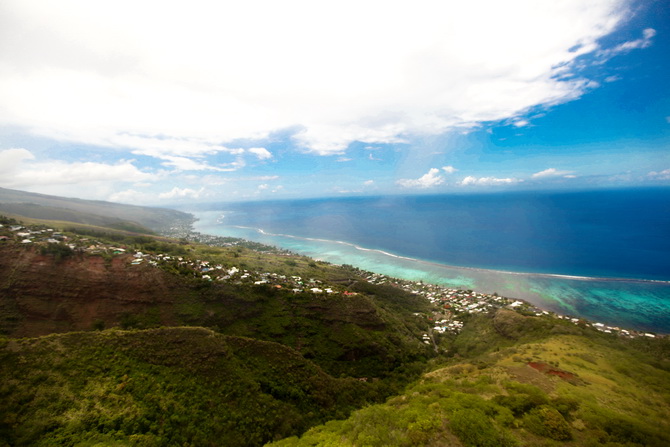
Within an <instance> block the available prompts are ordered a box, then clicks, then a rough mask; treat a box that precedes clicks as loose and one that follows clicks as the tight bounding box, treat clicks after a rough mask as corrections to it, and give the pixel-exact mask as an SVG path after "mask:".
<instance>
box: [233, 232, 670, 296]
mask: <svg viewBox="0 0 670 447" xmlns="http://www.w3.org/2000/svg"><path fill="white" fill-rule="evenodd" d="M230 226H231V227H235V228H243V229H246V230H254V231H256V232H258V233H260V234H262V235H264V236H271V237H286V238H290V239H298V240H305V241H315V242H325V243H330V244H341V245H347V246H349V247H353V248H355V249H356V250H360V251H369V252H375V253H380V254H382V255H385V256H389V257H392V258H396V259H405V260H407V261H412V262H417V263H421V264H427V265H433V266H436V267H446V268H450V269H455V270H469V271H474V272H481V273H501V274H506V275H515V276H527V277H538V278H559V279H569V280H574V281H594V282H596V281H604V282H607V281H612V282H640V283H658V284H667V285H670V281H665V280H660V279H641V278H617V277H605V276H601V277H598V276H576V275H562V274H558V273H533V272H514V271H509V270H498V269H485V268H480V267H467V266H460V265H451V264H441V263H439V262H435V261H426V260H424V259H418V258H411V257H408V256H401V255H396V254H393V253H389V252H387V251H384V250H379V249H376V248H365V247H361V246H359V245H356V244H352V243H351V242H346V241H338V240H331V239H320V238H313V237H306V236H295V235H292V234H283V233H270V232H267V231H265V230H263V229H262V228H254V227H246V226H243V225H230Z"/></svg>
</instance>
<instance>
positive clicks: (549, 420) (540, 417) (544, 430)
mask: <svg viewBox="0 0 670 447" xmlns="http://www.w3.org/2000/svg"><path fill="white" fill-rule="evenodd" d="M523 425H524V427H526V429H527V430H528V431H529V432H531V433H534V434H536V435H538V436H543V437H545V438H549V439H554V440H556V441H569V440H570V439H572V432H571V431H570V426H569V425H568V423H567V422H566V420H565V419H564V418H563V416H562V415H561V413H559V412H558V410H556V409H555V408H552V407H549V406H546V405H543V406H541V407H538V408H535V409H533V410H532V411H531V412H530V413H528V414H527V415H525V416H524V418H523Z"/></svg>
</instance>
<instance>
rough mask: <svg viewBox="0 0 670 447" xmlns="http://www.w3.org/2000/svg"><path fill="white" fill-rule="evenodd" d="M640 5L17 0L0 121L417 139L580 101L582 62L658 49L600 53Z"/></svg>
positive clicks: (137, 132)
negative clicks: (603, 41) (592, 56)
mask: <svg viewBox="0 0 670 447" xmlns="http://www.w3.org/2000/svg"><path fill="white" fill-rule="evenodd" d="M625 5H626V2H625V1H622V0H593V1H589V2H584V0H563V1H561V2H540V3H538V2H537V1H535V0H509V1H507V2H498V1H487V0H472V1H468V2H444V1H440V0H433V1H424V2H419V3H416V2H415V3H411V4H410V3H408V2H377V1H371V2H359V1H354V0H340V1H338V2H327V3H324V2H310V1H306V0H286V1H283V2H276V1H270V0H266V1H262V0H249V1H246V2H209V1H205V0H194V1H192V2H190V3H189V7H188V14H185V13H184V9H183V7H182V6H181V5H179V4H177V3H171V2H160V3H159V2H152V1H147V2H139V3H138V2H135V1H130V0H118V1H116V2H114V3H113V5H112V4H109V5H102V6H101V5H98V4H95V5H94V4H93V3H92V2H88V1H84V0H61V1H59V2H26V1H22V0H7V1H5V2H4V3H3V10H2V17H3V18H2V23H1V25H2V26H0V29H1V30H2V31H0V32H2V33H3V36H4V38H0V54H1V55H2V60H1V62H2V64H0V67H1V68H0V116H2V117H3V121H2V122H0V124H2V125H8V126H18V127H20V128H23V129H29V130H30V131H31V132H33V133H35V134H38V135H41V136H47V137H51V138H56V139H59V140H66V141H73V142H77V143H86V144H96V145H102V146H112V147H124V148H131V149H133V150H135V151H136V153H137V154H144V155H149V156H154V157H159V158H160V157H164V156H166V155H169V156H173V157H187V158H191V157H198V156H202V155H204V154H213V153H218V152H221V151H226V148H225V147H222V146H221V145H220V144H221V142H227V141H232V140H235V139H256V140H259V139H263V138H265V137H267V136H268V135H270V134H271V133H272V132H274V131H277V130H281V129H289V128H291V129H298V128H299V129H302V130H301V131H300V132H298V133H296V134H295V135H294V139H295V141H296V143H298V145H300V146H301V147H302V149H303V150H305V151H310V152H313V153H318V154H334V153H342V152H343V151H344V150H345V149H346V147H347V146H348V144H349V143H351V142H352V141H356V140H358V141H362V142H365V143H367V144H371V145H374V144H382V143H398V142H404V141H407V139H408V138H409V137H410V136H412V135H415V134H438V133H442V132H445V131H448V130H450V129H455V128H468V127H471V126H474V125H477V124H478V123H480V122H482V121H492V120H505V119H512V118H514V117H517V116H519V115H520V114H523V113H524V112H525V111H527V110H528V109H529V108H531V107H536V106H543V105H544V106H546V105H553V104H558V103H562V102H565V101H569V100H572V99H575V98H577V97H579V96H580V95H582V94H583V93H584V92H585V91H587V90H588V89H590V88H593V86H594V84H592V83H590V82H589V80H588V79H583V78H580V77H579V76H569V75H570V74H574V73H575V68H574V62H575V60H576V59H577V58H579V57H580V56H584V55H585V54H587V53H595V52H596V51H598V50H600V54H601V56H602V55H607V54H615V53H617V52H623V51H629V50H631V49H635V48H645V47H646V46H648V45H649V44H650V41H651V38H652V37H653V30H650V29H649V30H645V32H644V35H643V37H642V38H641V39H638V40H636V41H631V42H627V43H624V44H621V45H619V46H618V47H615V48H614V49H612V50H606V49H605V50H602V49H599V47H598V43H597V42H598V40H599V39H600V38H601V37H603V36H605V35H607V34H609V33H611V32H612V31H613V30H614V29H615V28H616V27H617V26H618V25H619V24H620V23H621V22H622V21H623V20H624V19H625V18H626V17H627V14H626V11H625V8H624V7H623V6H625ZM156 11H160V19H157V18H156ZM259 11H263V13H262V14H260V13H259ZM326 12H327V13H326ZM175 30H179V32H175ZM343 30H346V32H344V31H343ZM7 36H21V38H20V39H17V38H7ZM574 48H577V50H576V51H575V50H574ZM571 49H572V51H571ZM607 51H609V53H607ZM214 55H215V56H214ZM276 67H281V69H276ZM559 75H560V76H559ZM517 122H521V121H517ZM252 153H253V152H252ZM268 154H269V152H268V153H267V154H266V153H265V152H260V151H259V152H258V153H256V154H255V155H256V156H257V157H259V159H267V158H269V157H268V156H267V155H268ZM233 155H241V153H238V154H233Z"/></svg>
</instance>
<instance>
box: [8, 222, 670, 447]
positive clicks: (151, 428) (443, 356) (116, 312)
mask: <svg viewBox="0 0 670 447" xmlns="http://www.w3.org/2000/svg"><path fill="white" fill-rule="evenodd" d="M0 223H2V224H4V225H15V224H17V222H16V221H15V220H13V219H7V218H0ZM35 228H38V227H35ZM39 228H45V227H44V226H42V227H39ZM61 228H62V227H61ZM62 231H63V233H64V235H65V236H66V237H67V238H68V240H69V241H70V242H74V244H73V245H74V246H75V248H74V249H73V248H70V247H69V246H67V245H63V244H60V243H47V242H40V243H35V244H28V245H23V244H19V243H9V242H3V243H2V245H0V331H1V332H2V333H3V334H4V336H2V337H0V402H1V403H2V405H0V447H2V446H5V445H7V446H15V445H16V446H27V445H38V446H39V445H44V446H46V445H81V446H87V445H88V446H93V445H118V446H121V445H132V446H172V445H186V446H201V445H204V446H206V445H236V446H237V445H240V446H245V445H248V446H256V445H263V444H264V443H268V442H276V444H275V445H278V446H293V445H297V446H303V445H310V446H313V445H330V446H342V445H344V446H346V445H350V446H393V445H398V446H421V445H425V446H436V445H448V446H449V445H453V446H517V445H519V446H523V445H527V446H556V445H570V446H608V447H623V446H626V447H636V446H665V445H670V435H668V433H670V422H669V421H670V387H669V386H668V384H669V383H670V342H669V341H668V339H666V338H663V337H659V338H656V339H651V338H646V337H640V338H631V339H628V338H622V337H618V336H616V335H610V334H604V333H601V332H598V331H596V330H594V329H593V328H589V327H586V326H584V325H575V324H573V323H572V322H570V321H566V320H559V319H556V318H554V317H552V316H550V315H541V316H535V315H534V314H532V315H526V314H523V312H519V311H513V310H509V309H504V308H502V309H497V310H492V311H490V312H488V313H481V314H470V315H467V314H464V315H459V317H458V318H459V319H460V320H462V321H463V322H464V325H463V329H462V331H460V332H459V333H445V334H441V335H436V334H433V339H434V340H435V341H436V343H437V345H438V347H439V349H437V352H436V350H435V349H433V346H432V345H430V344H426V343H424V342H423V341H422V334H424V333H426V332H429V331H430V321H429V318H430V317H431V316H433V312H436V314H435V315H437V312H438V309H434V308H432V307H431V305H430V303H428V302H427V301H426V300H425V299H424V298H422V297H420V296H418V295H414V294H411V293H408V292H406V291H404V290H402V289H400V288H399V287H396V286H393V285H390V284H385V285H377V284H372V283H369V282H367V281H366V280H365V279H364V277H363V276H362V275H361V273H362V272H360V271H358V270H357V269H355V268H352V267H350V266H334V265H330V264H328V263H322V262H316V261H314V260H312V259H309V258H306V257H302V256H296V255H289V254H287V253H285V252H282V251H276V250H273V249H271V248H268V247H256V246H250V245H246V244H245V243H241V242H240V241H238V240H232V239H231V240H217V242H219V243H220V245H222V246H220V247H212V246H206V245H202V244H197V243H193V242H192V241H188V240H170V239H167V238H160V237H153V236H149V235H139V234H133V233H131V232H127V231H122V230H114V229H111V228H100V227H90V226H89V227H85V228H82V227H81V226H76V227H73V226H66V227H65V229H64V230H62ZM0 233H1V234H7V235H11V232H10V231H9V230H8V229H7V228H6V227H5V228H1V229H0ZM1 234H0V235H1ZM80 247H87V249H86V250H83V249H81V248H80ZM110 247H123V248H124V250H127V253H125V254H123V253H121V254H115V253H114V251H115V250H114V249H112V248H110ZM134 251H142V252H145V253H163V254H166V255H169V257H170V258H171V259H170V261H160V262H156V263H155V264H154V265H148V264H147V263H144V264H142V265H133V266H131V265H130V260H132V259H133V257H132V255H131V254H130V253H132V252H134ZM174 257H179V258H181V257H183V261H179V262H177V261H175V259H174ZM156 259H158V258H156ZM187 260H198V261H197V263H196V264H197V265H203V264H198V263H201V262H207V263H209V264H207V265H215V264H218V265H221V266H222V268H223V269H228V268H231V267H237V268H240V269H248V270H249V272H272V273H274V274H278V275H282V276H286V277H287V278H290V277H291V276H299V277H302V278H310V281H314V282H315V283H318V284H321V287H325V286H331V287H333V288H336V289H337V291H338V293H334V294H325V293H324V294H315V293H310V292H308V291H303V292H300V293H295V292H293V291H291V290H289V289H288V288H286V287H284V288H280V287H276V286H273V285H271V284H254V283H253V282H251V283H242V282H240V281H229V282H218V281H208V280H206V279H205V276H204V273H203V272H202V271H201V270H198V269H194V268H193V267H191V266H189V265H190V264H188V263H186V261H187ZM344 292H347V293H346V294H345V293H344ZM442 312H443V310H442V309H439V314H440V315H442ZM168 326H169V327H168ZM187 326H188V327H187ZM42 334H49V335H44V336H41V337H37V335H42ZM21 337H25V338H21Z"/></svg>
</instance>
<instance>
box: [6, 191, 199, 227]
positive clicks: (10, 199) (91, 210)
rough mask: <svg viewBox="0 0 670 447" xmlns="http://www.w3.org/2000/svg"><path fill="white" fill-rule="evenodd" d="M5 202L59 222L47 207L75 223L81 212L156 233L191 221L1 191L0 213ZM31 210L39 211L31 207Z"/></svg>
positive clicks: (162, 212)
mask: <svg viewBox="0 0 670 447" xmlns="http://www.w3.org/2000/svg"><path fill="white" fill-rule="evenodd" d="M4 203H8V204H33V205H38V206H40V207H43V208H42V212H40V216H39V217H40V218H44V219H56V220H59V219H62V217H60V218H59V217H57V216H55V215H53V214H49V213H48V212H47V211H48V210H49V208H50V209H51V211H56V210H60V211H59V213H67V212H68V211H69V212H71V213H72V214H70V216H75V220H74V222H79V220H76V216H77V213H81V214H80V216H88V217H90V216H91V215H96V216H98V217H99V218H101V219H109V220H114V221H127V222H134V223H135V224H139V225H140V226H144V227H147V228H150V229H151V230H156V231H159V230H161V229H162V228H164V227H165V226H166V225H167V226H169V225H170V224H171V223H173V222H188V221H190V219H191V217H190V215H188V214H186V213H182V212H180V211H175V210H170V209H165V208H151V207H143V206H134V205H123V204H119V203H112V202H103V201H97V200H81V199H71V198H65V197H57V196H50V195H46V194H37V193H29V192H24V191H17V190H13V189H6V188H0V210H2V209H3V208H2V204H4ZM34 209H39V208H36V207H34ZM66 210H67V211H66ZM10 212H11V211H10ZM70 218H72V217H70ZM84 223H86V222H84Z"/></svg>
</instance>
